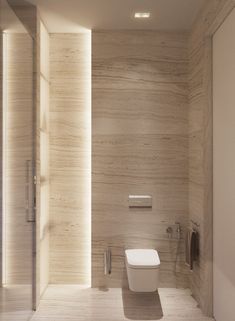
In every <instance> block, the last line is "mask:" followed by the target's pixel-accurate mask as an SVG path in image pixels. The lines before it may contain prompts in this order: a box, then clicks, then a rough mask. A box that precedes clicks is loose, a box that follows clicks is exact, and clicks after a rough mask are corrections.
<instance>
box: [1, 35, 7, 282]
mask: <svg viewBox="0 0 235 321" xmlns="http://www.w3.org/2000/svg"><path fill="white" fill-rule="evenodd" d="M1 41H2V44H1V45H2V226H1V228H2V244H1V246H2V249H1V250H2V276H1V282H2V285H5V284H6V213H5V212H6V204H5V190H6V175H5V167H6V154H5V152H4V151H5V149H6V115H7V113H6V111H7V35H6V33H4V32H3V33H2V38H1Z"/></svg>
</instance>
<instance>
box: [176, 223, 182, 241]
mask: <svg viewBox="0 0 235 321" xmlns="http://www.w3.org/2000/svg"><path fill="white" fill-rule="evenodd" d="M175 224H176V225H177V228H176V232H177V238H178V239H179V240H180V239H181V232H182V228H181V225H180V222H175Z"/></svg>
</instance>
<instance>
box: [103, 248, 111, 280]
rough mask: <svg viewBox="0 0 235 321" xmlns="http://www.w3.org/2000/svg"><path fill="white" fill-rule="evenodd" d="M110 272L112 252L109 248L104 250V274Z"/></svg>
mask: <svg viewBox="0 0 235 321" xmlns="http://www.w3.org/2000/svg"><path fill="white" fill-rule="evenodd" d="M111 272H112V253H111V250H110V248H108V249H107V250H106V251H104V274H105V275H108V274H111Z"/></svg>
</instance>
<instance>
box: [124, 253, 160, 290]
mask: <svg viewBox="0 0 235 321" xmlns="http://www.w3.org/2000/svg"><path fill="white" fill-rule="evenodd" d="M125 261H126V269H127V277H128V283H129V288H130V290H131V291H134V292H154V291H156V290H157V289H158V284H159V270H160V259H159V256H158V252H157V251H156V250H149V249H134V250H126V251H125Z"/></svg>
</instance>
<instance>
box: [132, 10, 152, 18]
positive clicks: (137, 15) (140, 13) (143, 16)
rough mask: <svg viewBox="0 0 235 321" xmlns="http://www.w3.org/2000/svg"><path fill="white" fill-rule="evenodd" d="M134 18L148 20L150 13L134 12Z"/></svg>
mask: <svg viewBox="0 0 235 321" xmlns="http://www.w3.org/2000/svg"><path fill="white" fill-rule="evenodd" d="M135 18H137V19H146V18H150V12H135Z"/></svg>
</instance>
